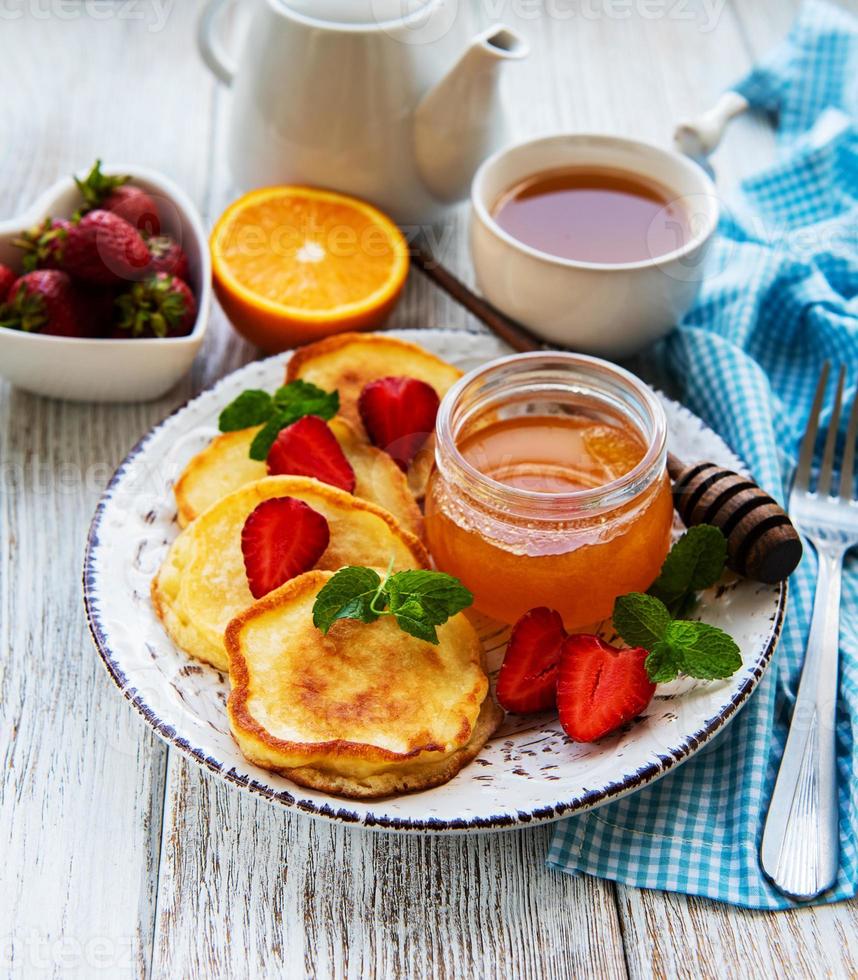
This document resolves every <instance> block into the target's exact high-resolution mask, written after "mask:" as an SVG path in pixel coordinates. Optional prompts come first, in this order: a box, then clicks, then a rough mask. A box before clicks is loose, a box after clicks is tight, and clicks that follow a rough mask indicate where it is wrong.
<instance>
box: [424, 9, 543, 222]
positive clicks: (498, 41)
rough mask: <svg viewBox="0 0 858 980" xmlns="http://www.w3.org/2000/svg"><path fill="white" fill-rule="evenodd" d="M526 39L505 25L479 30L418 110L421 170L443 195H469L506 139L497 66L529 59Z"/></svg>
mask: <svg viewBox="0 0 858 980" xmlns="http://www.w3.org/2000/svg"><path fill="white" fill-rule="evenodd" d="M527 54H528V45H527V42H526V41H525V40H524V39H523V38H522V37H521V36H520V35H518V34H517V33H516V32H515V31H513V30H511V29H510V28H508V27H504V26H503V25H501V24H496V25H495V26H494V27H490V28H488V30H485V31H483V32H482V33H480V34H478V35H477V36H476V37H475V38H473V40H472V41H471V43H470V44H469V45H468V47H467V48H466V50H465V51H464V53H463V54H462V56H461V57H460V58H459V60H458V61H457V62H456V64H455V65H453V67H452V68H451V69H450V71H448V72H447V74H446V75H445V76H444V77H443V78H442V79H441V80H440V81H439V82H437V83H436V85H435V86H434V87H433V88H432V89H430V90H429V91H428V92H427V93H426V95H424V96H423V98H422V99H421V101H420V103H419V104H418V106H417V109H416V110H415V114H414V149H415V155H416V158H417V167H418V169H419V171H420V175H421V177H422V179H423V181H424V183H425V184H426V186H427V187H428V188H429V190H430V191H431V192H432V194H433V195H434V196H435V197H436V198H437V199H438V200H439V201H443V202H447V203H452V202H454V201H458V200H461V199H462V198H464V197H466V196H467V193H468V188H469V186H470V182H471V178H472V177H473V175H474V172H475V171H476V169H477V167H478V166H479V165H480V163H481V162H482V161H483V160H484V159H485V158H486V157H487V156H488V155H489V154H490V153H492V152H494V150H495V149H497V148H498V147H499V146H500V145H502V143H503V142H504V139H505V135H506V126H505V124H504V116H503V110H502V107H501V103H500V98H499V93H498V68H499V67H500V65H501V64H502V63H503V62H504V61H513V60H519V59H521V58H525V57H526V56H527Z"/></svg>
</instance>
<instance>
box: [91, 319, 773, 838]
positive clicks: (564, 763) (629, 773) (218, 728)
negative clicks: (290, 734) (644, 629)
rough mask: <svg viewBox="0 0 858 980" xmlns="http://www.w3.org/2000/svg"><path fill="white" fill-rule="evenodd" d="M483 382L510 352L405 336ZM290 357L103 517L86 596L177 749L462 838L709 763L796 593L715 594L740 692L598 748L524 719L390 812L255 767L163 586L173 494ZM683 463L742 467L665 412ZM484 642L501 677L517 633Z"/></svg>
mask: <svg viewBox="0 0 858 980" xmlns="http://www.w3.org/2000/svg"><path fill="white" fill-rule="evenodd" d="M399 335H400V336H402V337H404V338H407V339H410V340H417V341H418V342H419V343H421V344H423V345H424V346H425V347H427V348H428V349H429V350H431V351H434V352H435V353H437V354H439V355H440V356H441V357H444V358H445V359H447V360H449V361H451V362H453V363H455V364H457V365H459V366H460V367H462V368H463V369H466V370H469V369H471V368H473V367H476V366H477V365H479V364H481V363H483V362H485V361H488V360H492V359H494V358H496V357H499V356H501V355H503V354H506V353H509V351H508V350H507V349H506V348H505V346H504V345H503V344H502V343H501V342H500V341H498V340H495V339H494V338H493V337H490V336H486V335H483V334H470V333H464V332H459V331H444V330H422V331H403V332H402V333H401V334H399ZM288 356H289V355H288V354H285V355H280V356H277V357H273V358H270V359H269V360H266V361H258V362H255V363H253V364H248V365H247V366H246V367H244V368H242V369H241V370H239V371H236V372H235V373H234V374H231V375H229V377H226V378H224V379H223V380H221V381H220V382H219V383H218V384H217V385H215V386H214V387H213V388H212V389H210V390H209V391H206V392H203V394H201V395H200V396H199V397H197V398H195V399H194V400H193V401H191V402H190V403H189V404H187V405H185V406H184V407H183V408H181V409H179V410H178V411H177V412H175V413H174V414H173V415H171V416H170V417H169V418H167V419H166V420H165V421H164V422H162V423H161V424H160V425H158V426H157V427H156V428H154V429H153V430H152V431H151V432H149V433H148V435H146V436H145V437H144V438H143V439H142V440H141V441H140V442H139V443H138V444H137V445H136V446H135V447H134V448H133V449H132V450H131V452H130V453H129V454H128V456H127V457H126V459H125V461H124V462H123V463H122V465H121V466H120V467H119V469H118V470H117V471H116V474H115V475H114V477H113V479H112V480H111V481H110V484H109V485H108V487H107V489H106V490H105V492H104V495H103V496H102V498H101V501H100V503H99V505H98V508H97V510H96V513H95V516H94V518H93V522H92V527H91V529H90V533H89V540H88V545H87V552H86V561H85V567H84V598H85V602H86V610H87V616H88V619H89V625H90V629H91V631H92V635H93V638H94V640H95V644H96V646H97V648H98V651H99V653H100V654H101V657H102V659H103V660H104V663H105V665H106V666H107V669H108V671H109V672H110V675H111V677H112V678H113V680H114V681H115V682H116V684H117V686H118V687H119V689H120V690H121V691H122V693H123V695H124V696H125V697H126V698H127V699H128V700H129V701H130V702H131V703H132V704H133V705H134V707H135V708H136V709H137V710H138V711H139V712H140V714H141V715H142V716H143V718H145V720H146V722H147V723H148V724H149V725H150V726H151V727H152V728H153V729H154V730H155V732H156V733H157V734H158V735H160V736H161V738H163V739H164V740H165V741H167V742H168V743H169V744H170V745H172V746H174V747H175V748H176V749H178V750H179V751H181V752H183V753H185V755H187V756H188V757H189V758H191V759H193V760H194V761H196V762H197V763H198V764H199V765H201V766H204V767H206V768H207V769H209V770H211V771H212V772H213V773H215V774H216V775H218V776H220V777H221V778H222V779H225V780H227V781H228V782H230V783H232V784H233V785H235V786H238V787H240V788H241V789H243V790H244V791H245V792H250V793H256V794H258V795H260V796H264V797H265V798H266V799H268V800H270V801H271V802H272V803H276V804H279V805H280V806H286V807H290V808H293V809H296V810H299V811H301V812H304V813H308V814H312V815H313V816H317V817H324V818H327V819H330V820H338V821H343V822H345V823H351V824H356V825H363V826H366V827H374V828H380V829H387V830H400V831H422V832H457V831H458V832H461V831H469V830H490V829H504V828H508V827H516V826H521V825H525V824H528V825H530V824H534V823H540V822H545V821H551V820H557V819H559V818H560V817H563V816H568V815H569V814H572V813H576V812H580V811H582V810H587V809H590V808H592V807H595V806H598V805H600V804H601V803H605V802H607V801H609V800H613V799H617V798H618V797H620V796H623V795H624V794H626V793H630V792H633V791H634V790H636V789H640V788H641V787H642V786H644V785H646V784H647V783H650V782H652V781H653V780H654V779H657V778H658V777H659V776H661V775H663V774H664V773H665V772H667V771H668V770H670V769H672V768H673V767H675V766H676V765H677V764H679V763H681V762H683V761H684V760H685V759H687V758H689V757H690V756H691V755H693V754H694V753H695V752H696V751H698V749H700V748H701V747H702V746H703V745H704V744H705V743H706V742H707V741H708V740H709V739H711V738H712V736H713V735H714V734H715V733H716V732H717V731H719V729H721V728H722V727H723V726H724V725H725V724H727V722H729V720H730V719H731V718H732V717H733V716H734V715H735V713H736V711H737V710H738V708H739V707H740V706H741V705H742V704H743V703H744V701H746V700H747V698H748V697H749V696H750V694H751V692H752V691H753V690H754V688H755V687H756V685H757V683H758V682H759V680H760V677H761V676H762V674H763V671H764V670H765V669H766V666H767V665H768V662H769V660H770V659H771V656H772V652H773V650H774V647H775V644H776V642H777V638H778V634H779V632H780V628H781V623H782V620H783V615H784V609H785V605H786V588H785V587H782V586H764V585H758V584H755V583H752V582H747V581H743V580H735V581H733V582H731V583H729V584H727V585H722V586H720V587H718V588H717V589H714V590H711V591H710V593H707V595H706V596H705V597H704V600H703V602H702V604H701V609H700V613H701V617H702V618H703V619H705V620H706V621H707V622H710V623H712V624H714V625H716V626H721V627H722V628H724V629H726V630H727V631H728V632H729V633H730V634H731V635H732V636H733V637H734V638H735V639H736V641H737V642H738V644H739V646H740V647H741V650H742V657H743V666H742V668H741V670H739V671H738V672H737V673H736V674H735V675H734V676H733V677H731V678H730V679H729V680H725V681H716V682H701V681H690V680H680V681H676V682H674V683H673V684H670V685H662V686H661V687H660V688H659V689H658V690H657V692H656V696H655V698H654V699H653V701H652V702H651V704H650V705H649V707H648V708H647V710H646V712H645V714H644V716H643V717H642V718H640V719H638V720H636V721H635V722H634V723H632V724H630V725H627V726H626V727H624V728H623V729H622V730H621V731H619V732H617V733H615V734H614V735H612V736H608V737H607V738H604V739H602V740H601V741H600V742H599V743H598V744H595V745H580V744H576V743H574V742H571V741H570V740H569V739H568V738H567V737H566V736H565V735H564V734H563V731H562V730H561V728H560V726H559V724H558V722H557V720H556V718H554V717H552V716H550V715H544V716H542V715H539V716H530V717H527V718H524V717H514V716H513V717H510V718H509V719H508V720H507V721H506V723H505V724H504V725H503V726H502V728H501V729H500V731H499V732H498V733H497V734H496V735H495V737H494V738H493V739H492V740H491V741H490V742H489V743H488V744H487V745H486V747H485V749H484V750H483V752H482V753H481V754H480V756H479V757H478V758H477V759H476V760H475V761H474V762H473V763H472V764H471V765H469V766H467V767H465V769H463V770H462V772H461V773H459V775H458V776H456V777H455V778H454V779H452V780H451V781H450V782H449V783H447V784H446V785H444V786H439V787H437V788H436V789H431V790H427V791H425V792H421V793H414V794H411V795H408V796H401V797H393V798H390V799H384V800H370V801H363V802H361V801H353V800H344V799H340V798H337V797H333V796H329V795H327V794H325V793H319V792H314V791H313V790H309V789H304V788H303V787H301V786H297V785H296V784H295V783H292V782H291V781H290V780H288V779H285V778H282V777H280V776H276V775H274V774H273V773H270V772H267V771H265V770H263V769H259V768H257V767H256V766H254V765H252V764H250V763H249V762H247V760H246V759H245V758H244V757H243V756H242V755H241V753H240V752H239V750H238V747H237V746H236V744H235V743H234V742H233V740H232V737H231V736H230V733H229V727H228V724H227V719H226V713H225V710H224V706H225V703H226V698H227V694H228V690H229V685H228V679H227V678H226V677H225V676H223V675H222V674H220V673H219V672H218V671H216V670H214V669H213V668H211V667H208V666H205V665H203V664H200V663H197V662H196V661H193V660H191V659H190V658H188V657H187V656H185V655H184V654H183V653H181V652H180V651H179V650H177V649H176V648H175V647H174V646H173V644H172V642H171V641H170V639H169V638H168V637H167V635H166V634H165V633H164V631H163V629H162V627H161V624H160V623H159V621H158V619H157V618H156V616H155V613H154V611H153V609H152V606H151V603H150V600H149V582H150V580H151V578H152V576H153V575H154V574H155V571H156V570H157V568H158V566H159V565H160V563H161V561H162V560H163V558H164V555H165V554H166V552H167V548H168V546H169V544H170V542H171V541H172V540H173V538H174V537H175V536H176V534H177V533H178V527H177V525H176V523H175V505H174V502H173V495H172V492H171V485H172V481H173V480H174V479H175V477H176V476H177V475H178V473H179V472H180V471H181V470H182V468H183V467H184V465H185V463H186V462H187V460H188V459H189V458H190V457H191V456H192V455H193V454H194V453H196V452H197V451H199V450H200V449H202V448H203V446H204V445H206V443H207V442H208V440H209V438H210V437H211V436H212V435H214V434H215V432H216V420H217V416H218V413H219V411H220V409H221V408H222V407H223V406H224V405H225V404H226V403H227V402H229V401H230V400H231V399H232V398H234V397H235V396H236V395H237V394H238V393H239V392H240V391H242V390H243V389H244V388H248V387H255V388H268V389H269V390H271V389H273V388H275V387H276V386H277V385H278V384H281V383H282V380H283V365H284V363H285V361H286V360H287V359H288ZM665 408H666V410H667V415H668V423H669V427H670V445H671V449H672V450H673V451H674V452H675V453H676V454H677V455H678V456H680V457H682V458H685V459H687V460H689V461H696V460H700V459H704V458H706V459H711V460H713V461H715V462H718V463H721V464H723V465H726V466H731V467H733V468H735V469H741V464H740V462H739V460H737V459H736V457H735V456H733V455H732V453H731V452H730V451H729V449H728V448H727V447H726V445H725V444H724V443H723V442H722V441H721V439H720V438H719V437H718V436H716V435H715V433H713V432H712V431H711V430H710V429H708V428H707V427H706V426H705V425H704V424H703V422H701V421H700V419H698V418H697V417H696V416H694V415H692V414H691V413H690V412H688V411H687V410H686V409H684V408H682V407H681V406H680V405H677V404H676V403H674V402H670V401H667V400H665ZM478 625H479V626H480V628H481V629H480V631H481V634H482V636H483V640H484V643H485V646H486V650H487V654H488V661H489V667H490V670H491V673H492V675H493V676H494V675H496V673H497V669H498V667H499V665H500V661H501V659H502V657H503V651H504V647H505V643H506V636H507V630H506V629H505V628H500V627H498V626H497V624H492V623H490V622H488V621H485V622H483V623H481V624H478Z"/></svg>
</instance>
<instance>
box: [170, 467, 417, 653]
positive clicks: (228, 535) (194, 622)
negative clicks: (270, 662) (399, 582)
mask: <svg viewBox="0 0 858 980" xmlns="http://www.w3.org/2000/svg"><path fill="white" fill-rule="evenodd" d="M272 497H297V498H298V499H299V500H303V501H305V502H306V503H307V504H309V505H310V506H311V507H312V508H313V509H314V510H317V511H318V512H319V513H320V514H322V515H323V516H324V517H325V518H326V519H327V521H328V526H329V528H330V543H329V545H328V547H327V549H326V551H325V553H324V554H323V555H322V557H321V559H320V560H319V562H318V564H317V566H316V567H317V568H325V569H337V568H341V567H342V566H343V565H373V566H375V565H380V566H382V567H386V566H387V563H388V562H389V561H390V560H391V559H392V560H393V566H394V568H396V569H401V568H425V567H427V566H428V562H429V557H428V555H427V553H426V549H425V548H424V547H423V545H422V544H421V543H420V541H419V540H418V539H417V538H415V537H414V535H413V534H410V533H409V532H408V531H405V530H403V529H402V528H401V527H400V526H399V524H398V523H397V522H396V521H395V520H394V518H393V517H392V516H391V515H390V514H389V513H388V512H387V511H386V510H383V509H382V508H381V507H378V506H376V505H375V504H371V503H369V502H368V501H366V500H361V499H359V498H357V497H354V496H352V494H350V493H346V492H345V491H344V490H340V489H338V488H337V487H332V486H328V485H327V484H324V483H320V482H319V481H318V480H314V479H311V478H310V477H301V476H268V477H265V478H264V479H262V480H257V481H256V482H255V483H249V484H247V486H244V487H241V488H240V489H239V490H236V491H235V492H234V493H231V494H228V495H227V496H226V497H223V498H222V499H221V500H219V501H217V503H215V504H214V505H213V506H211V507H210V508H209V509H208V510H206V511H205V512H204V513H202V514H201V515H200V516H199V517H198V518H197V519H196V520H195V521H194V522H193V523H192V524H190V525H188V527H187V528H185V530H184V531H182V533H181V534H180V535H179V536H178V538H176V540H175V541H174V542H173V545H172V547H171V549H170V551H169V553H168V555H167V557H166V559H165V560H164V564H163V565H162V566H161V569H160V570H159V572H158V574H157V576H156V577H155V579H154V580H153V583H152V598H153V602H154V604H155V609H156V611H157V612H158V615H159V616H160V617H161V619H162V620H163V622H164V624H165V626H166V627H167V631H168V632H169V633H170V635H171V636H172V638H173V640H174V641H175V642H176V643H177V645H178V646H180V647H181V648H182V649H184V650H186V651H187V652H188V653H190V654H191V655H192V656H194V657H197V658H198V659H200V660H205V661H207V662H208V663H211V664H214V665H215V666H216V667H219V668H220V669H225V668H226V663H227V658H226V651H225V649H224V645H223V631H224V629H225V628H226V625H227V623H228V622H229V621H230V620H231V619H232V618H233V616H235V615H236V614H237V613H239V612H240V611H241V610H242V609H246V608H247V607H248V606H250V605H251V604H252V603H253V596H252V595H251V593H250V589H249V588H248V585H247V576H246V573H245V569H244V558H243V555H242V552H241V531H242V528H243V527H244V522H245V521H246V520H247V518H248V516H249V515H250V513H251V512H252V511H253V510H254V509H255V508H256V506H257V505H258V504H260V503H261V502H262V501H263V500H269V499H271V498H272Z"/></svg>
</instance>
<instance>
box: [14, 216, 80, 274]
mask: <svg viewBox="0 0 858 980" xmlns="http://www.w3.org/2000/svg"><path fill="white" fill-rule="evenodd" d="M71 226H72V223H71V221H67V220H66V219H65V218H45V220H44V221H42V222H40V223H39V224H37V225H34V226H33V227H32V228H30V229H29V230H28V231H25V232H24V233H23V234H22V235H21V236H20V237H19V238H14V239H13V240H12V244H13V245H15V246H17V247H18V248H20V249H22V250H23V252H24V259H23V262H22V265H23V266H24V272H33V271H34V270H35V269H59V268H60V266H61V258H62V252H63V250H64V248H65V242H66V240H67V239H68V230H69V228H71Z"/></svg>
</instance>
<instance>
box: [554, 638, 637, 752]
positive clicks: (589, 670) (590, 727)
mask: <svg viewBox="0 0 858 980" xmlns="http://www.w3.org/2000/svg"><path fill="white" fill-rule="evenodd" d="M647 656H648V654H647V651H646V650H644V649H643V647H635V648H634V649H631V650H621V649H619V648H617V647H612V646H611V645H610V644H609V643H605V642H604V640H601V639H600V638H599V637H598V636H591V635H589V634H586V633H579V634H578V635H576V636H570V637H569V638H568V639H567V640H566V642H565V643H564V644H563V651H562V653H561V656H560V671H559V674H558V677H557V708H558V711H559V713H560V724H561V725H562V726H563V731H564V732H566V734H567V735H568V736H569V737H570V738H573V739H575V741H576V742H595V741H596V740H597V739H599V738H601V737H602V736H603V735H607V734H608V733H609V732H612V731H614V729H616V728H619V727H620V725H622V724H624V723H625V722H627V721H631V720H632V719H633V718H635V717H637V715H639V714H640V713H641V712H642V711H643V710H644V708H645V707H646V706H647V705H648V704H649V703H650V701H651V700H652V696H653V693H654V692H655V684H653V682H652V681H651V680H650V679H649V674H648V673H647V672H646V668H645V667H644V661H645V660H646V658H647Z"/></svg>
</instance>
